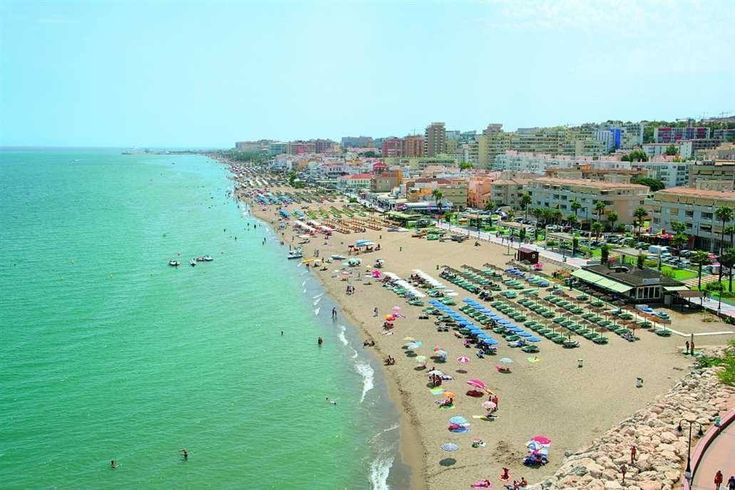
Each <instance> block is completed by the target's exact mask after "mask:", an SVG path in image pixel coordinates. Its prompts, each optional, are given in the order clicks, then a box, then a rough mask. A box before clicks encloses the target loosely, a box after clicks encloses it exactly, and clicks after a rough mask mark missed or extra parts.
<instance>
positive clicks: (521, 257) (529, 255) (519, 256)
mask: <svg viewBox="0 0 735 490" xmlns="http://www.w3.org/2000/svg"><path fill="white" fill-rule="evenodd" d="M516 260H518V262H528V263H529V264H531V265H533V264H538V251H537V250H531V249H530V248H528V247H520V248H519V249H518V253H516Z"/></svg>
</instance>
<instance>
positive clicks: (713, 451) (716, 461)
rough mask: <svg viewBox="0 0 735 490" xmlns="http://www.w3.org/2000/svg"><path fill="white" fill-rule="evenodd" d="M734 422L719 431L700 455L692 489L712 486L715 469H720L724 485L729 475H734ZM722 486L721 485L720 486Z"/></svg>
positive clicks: (699, 489) (703, 488) (701, 489)
mask: <svg viewBox="0 0 735 490" xmlns="http://www.w3.org/2000/svg"><path fill="white" fill-rule="evenodd" d="M733 455H735V423H731V424H729V425H728V426H727V427H725V429H724V430H723V431H722V432H721V433H719V434H718V435H717V436H716V437H715V438H714V439H713V441H712V442H711V443H710V445H709V446H708V447H707V449H706V450H705V452H704V454H703V455H702V459H701V461H700V462H699V465H698V466H697V470H696V472H695V473H694V481H693V482H692V486H691V487H690V488H691V489H692V490H705V489H711V488H714V483H713V482H714V478H715V474H716V473H717V471H718V470H719V471H722V475H723V477H724V482H725V485H726V484H727V479H728V478H730V476H731V475H735V458H733ZM721 488H722V487H721Z"/></svg>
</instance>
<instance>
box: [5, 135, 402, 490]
mask: <svg viewBox="0 0 735 490" xmlns="http://www.w3.org/2000/svg"><path fill="white" fill-rule="evenodd" d="M0 186H1V190H2V192H1V193H0V238H1V240H0V241H1V242H2V248H1V249H0V250H2V255H3V261H2V266H1V267H0V487H2V488H310V489H321V488H324V489H330V488H388V487H389V486H390V487H392V488H400V487H403V486H405V484H406V481H407V480H406V472H405V468H403V467H402V466H401V464H400V463H399V462H398V461H395V459H396V458H395V454H396V447H397V437H398V434H397V430H396V427H397V425H396V423H397V415H396V412H395V408H394V407H393V406H392V405H391V404H390V402H389V401H388V399H387V395H386V390H385V386H384V383H383V380H382V379H381V378H380V377H379V376H377V375H376V374H375V373H376V372H377V371H378V369H377V366H376V365H375V364H376V361H375V359H372V358H371V357H369V355H368V354H367V353H366V352H365V351H363V349H362V347H361V344H360V341H359V338H358V337H357V335H356V334H355V332H354V331H353V329H351V328H350V327H349V326H346V327H345V326H343V325H341V324H340V323H339V322H337V323H333V322H332V321H331V319H330V318H329V312H330V310H331V306H332V304H331V303H330V301H329V298H328V297H326V296H323V292H322V291H321V289H320V288H319V286H318V284H316V282H315V280H314V279H313V278H311V276H310V275H309V273H307V272H306V271H305V270H304V269H303V268H300V267H297V265H296V264H294V263H293V262H289V261H287V260H285V255H286V251H284V250H283V248H282V247H280V245H278V244H277V243H276V241H277V240H276V239H275V237H274V235H273V232H272V231H271V230H269V229H268V228H267V227H265V226H264V225H263V224H262V223H259V222H257V221H256V220H254V219H253V218H251V217H250V216H249V215H248V214H247V210H246V208H245V206H244V205H242V204H238V203H236V202H235V201H234V200H233V199H232V198H231V197H230V195H229V192H230V191H231V189H232V181H231V180H228V173H227V170H226V168H224V167H223V166H221V165H219V164H218V163H216V162H214V161H212V160H209V159H207V158H206V157H203V156H181V155H121V154H120V152H119V151H112V150H78V151H35V152H31V151H0ZM248 225H249V226H248ZM255 225H257V228H256V227H255ZM264 238H266V240H267V243H266V244H265V245H264V244H263V239H264ZM206 254H209V255H212V256H213V257H214V261H213V262H210V263H201V264H199V265H197V266H196V267H190V266H189V265H188V262H189V260H190V258H192V257H194V256H198V255H206ZM173 258H177V259H178V260H180V261H181V263H182V265H181V267H179V268H178V269H177V268H173V267H169V266H168V265H167V262H168V261H169V260H170V259H173ZM281 331H283V335H281ZM318 336H322V337H324V339H325V344H324V345H323V346H322V347H321V348H319V347H318V346H317V344H316V339H317V337H318ZM356 346H359V347H356ZM326 397H330V398H332V399H336V400H337V405H336V406H335V405H332V404H330V403H327V402H326V400H325V398H326ZM181 448H187V449H188V451H189V453H190V457H189V460H188V461H186V462H184V461H183V460H182V458H181V457H180V455H179V453H178V452H179V449H181ZM111 459H115V460H116V461H117V462H118V464H119V467H118V468H117V469H114V470H112V469H111V468H110V460H111Z"/></svg>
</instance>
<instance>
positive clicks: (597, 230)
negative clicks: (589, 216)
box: [592, 221, 602, 238]
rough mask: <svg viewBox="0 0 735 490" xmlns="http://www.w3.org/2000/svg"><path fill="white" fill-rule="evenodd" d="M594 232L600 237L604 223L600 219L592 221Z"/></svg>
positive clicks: (596, 236)
mask: <svg viewBox="0 0 735 490" xmlns="http://www.w3.org/2000/svg"><path fill="white" fill-rule="evenodd" d="M592 232H593V233H594V234H595V238H600V233H601V232H602V223H600V222H599V221H595V222H594V223H592Z"/></svg>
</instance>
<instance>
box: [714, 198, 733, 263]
mask: <svg viewBox="0 0 735 490" xmlns="http://www.w3.org/2000/svg"><path fill="white" fill-rule="evenodd" d="M715 216H716V217H717V219H718V220H720V221H722V232H721V233H720V254H721V253H722V245H723V244H724V243H725V223H727V222H728V221H732V218H733V211H732V208H728V207H725V206H723V207H720V208H717V211H715Z"/></svg>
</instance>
